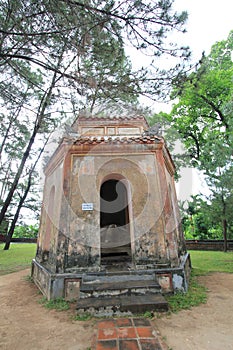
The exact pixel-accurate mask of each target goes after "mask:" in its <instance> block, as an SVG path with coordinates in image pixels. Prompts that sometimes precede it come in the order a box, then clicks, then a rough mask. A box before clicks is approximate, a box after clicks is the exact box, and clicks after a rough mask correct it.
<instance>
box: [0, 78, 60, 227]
mask: <svg viewBox="0 0 233 350" xmlns="http://www.w3.org/2000/svg"><path fill="white" fill-rule="evenodd" d="M55 82H56V73H54V77H53V80H52V82H51V85H50V87H49V90H48V91H47V92H45V94H44V96H43V97H42V100H41V104H40V110H39V112H38V115H37V118H36V121H35V125H34V129H33V132H32V135H31V138H30V140H29V142H28V145H27V148H26V150H25V152H24V154H23V157H22V160H21V163H20V165H19V168H18V171H17V173H16V175H15V178H14V181H13V183H12V185H11V188H10V190H9V192H8V195H7V198H6V199H5V201H4V204H3V206H2V209H1V212H0V225H1V223H2V221H3V220H4V218H5V214H6V212H7V209H8V207H9V205H10V204H11V201H12V198H13V196H14V193H15V190H16V188H17V186H18V183H19V180H20V177H21V175H22V173H23V170H24V167H25V164H26V161H27V159H28V157H29V155H30V152H31V149H32V146H33V144H34V142H35V138H36V135H37V133H38V131H39V129H40V127H41V124H42V122H43V120H44V116H45V110H46V108H47V106H48V104H49V100H50V98H51V95H52V90H53V88H54V86H55Z"/></svg>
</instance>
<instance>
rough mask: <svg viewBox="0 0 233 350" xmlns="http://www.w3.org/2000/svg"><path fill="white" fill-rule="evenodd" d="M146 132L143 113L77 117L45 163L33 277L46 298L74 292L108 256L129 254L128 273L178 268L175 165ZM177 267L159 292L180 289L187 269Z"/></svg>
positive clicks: (181, 245)
mask: <svg viewBox="0 0 233 350" xmlns="http://www.w3.org/2000/svg"><path fill="white" fill-rule="evenodd" d="M146 127H147V123H146V121H145V119H144V118H143V117H141V116H138V117H135V118H133V119H132V120H131V119H128V118H126V119H123V118H109V119H103V118H98V117H93V116H90V117H89V118H86V119H85V118H83V117H80V118H79V119H78V120H77V122H76V123H75V124H74V125H73V128H74V132H73V133H72V136H70V135H68V136H67V137H65V138H64V139H63V141H62V142H61V144H60V146H59V147H58V149H57V150H56V152H55V153H54V155H53V156H52V158H51V159H50V161H49V163H48V164H47V166H46V168H45V187H44V198H43V207H42V213H41V224H40V232H39V239H38V249H37V254H36V258H35V260H36V263H35V264H34V270H33V276H34V279H35V281H36V283H37V285H38V286H40V288H41V290H42V291H43V292H44V293H45V294H46V295H50V296H49V297H54V296H55V295H58V294H60V293H61V291H60V289H62V288H63V292H62V295H63V296H64V295H69V294H72V293H74V290H76V289H77V291H78V287H76V288H74V285H75V283H76V285H77V286H78V284H79V280H80V276H81V275H82V274H83V273H84V272H85V273H90V272H92V273H97V272H99V271H106V270H107V269H108V266H107V265H108V264H105V260H106V259H105V258H106V255H107V256H109V258H110V260H111V258H114V257H116V256H117V257H118V260H120V258H121V257H122V262H124V259H125V255H127V257H128V260H129V264H130V269H131V270H132V271H138V270H143V269H144V270H148V269H151V270H153V269H160V268H161V269H165V268H167V269H170V268H171V269H180V268H181V265H182V264H183V259H184V257H185V254H186V247H185V241H184V237H183V233H182V231H181V225H180V217H179V210H178V205H177V198H176V193H175V184H174V171H175V168H174V164H173V161H172V159H171V157H170V154H169V152H168V150H167V148H166V145H165V142H164V139H163V138H162V137H158V136H156V135H155V136H152V135H150V136H146V135H145V134H143V132H144V130H145V128H146ZM75 135H76V136H75ZM106 183H107V186H106V188H107V189H105V190H104V189H103V188H104V187H103V184H106ZM110 183H111V186H115V187H111V186H110ZM113 183H114V185H113ZM118 184H119V186H118V187H117V185H118ZM107 191H111V192H112V191H115V192H116V200H115V199H114V198H112V199H108V197H109V195H108V194H107ZM101 193H102V194H101ZM101 196H105V197H101ZM106 198H107V199H106ZM117 201H118V204H116V202H117ZM114 206H115V207H114ZM114 208H115V209H114ZM116 208H117V209H116ZM114 210H115V211H114ZM106 213H107V214H106ZM106 223H107V224H106ZM111 227H115V230H114V229H112V228H111ZM112 261H113V263H114V259H113V260H112ZM40 266H41V271H39V270H40ZM186 266H189V264H187V265H186ZM44 269H45V270H44ZM181 270H182V272H178V274H177V276H176V272H169V271H164V270H163V271H161V275H160V279H159V280H160V281H161V283H162V285H163V291H164V292H166V291H167V292H170V291H171V290H174V289H181V290H186V288H187V283H188V282H187V281H188V278H189V270H190V268H187V269H186V271H185V269H183V267H182V268H181ZM181 270H180V271H181ZM45 271H46V272H45ZM167 273H168V276H167ZM62 275H64V276H63V278H62V277H61V276H62ZM69 278H71V279H75V280H73V281H72V283H71V281H70V283H68V282H65V280H66V279H69ZM62 280H63V282H62ZM165 280H166V282H165ZM68 285H69V286H70V288H71V289H72V290H71V291H70V292H69V291H68V290H67V288H68V287H67V286H68ZM65 286H66V287H65ZM65 288H66V289H65ZM49 290H50V292H49ZM51 291H52V292H51Z"/></svg>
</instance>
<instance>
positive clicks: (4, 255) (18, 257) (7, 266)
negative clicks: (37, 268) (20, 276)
mask: <svg viewBox="0 0 233 350" xmlns="http://www.w3.org/2000/svg"><path fill="white" fill-rule="evenodd" d="M3 248H4V244H0V275H6V274H8V273H11V272H16V271H19V270H23V269H26V268H27V267H30V266H31V262H32V259H33V258H34V257H35V254H36V244H35V243H11V245H10V249H9V250H3Z"/></svg>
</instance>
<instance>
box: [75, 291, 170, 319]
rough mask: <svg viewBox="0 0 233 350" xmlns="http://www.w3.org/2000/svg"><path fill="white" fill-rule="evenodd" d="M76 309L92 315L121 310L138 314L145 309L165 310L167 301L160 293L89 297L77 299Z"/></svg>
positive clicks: (114, 312)
mask: <svg viewBox="0 0 233 350" xmlns="http://www.w3.org/2000/svg"><path fill="white" fill-rule="evenodd" d="M76 309H77V310H78V312H79V313H82V312H89V313H91V314H93V315H98V314H101V315H114V314H118V313H121V312H126V313H128V312H130V313H133V314H140V313H144V312H146V311H151V312H153V311H167V310H168V303H167V301H166V300H165V298H164V297H163V296H162V295H161V294H146V295H127V296H112V297H98V298H95V297H90V298H86V299H79V300H78V304H77V308H76Z"/></svg>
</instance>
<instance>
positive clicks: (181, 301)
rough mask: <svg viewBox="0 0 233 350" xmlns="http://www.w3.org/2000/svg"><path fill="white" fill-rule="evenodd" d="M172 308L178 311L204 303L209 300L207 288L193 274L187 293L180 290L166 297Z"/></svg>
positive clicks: (173, 310)
mask: <svg viewBox="0 0 233 350" xmlns="http://www.w3.org/2000/svg"><path fill="white" fill-rule="evenodd" d="M166 299H167V301H168V303H169V307H170V310H171V311H172V312H178V311H180V310H183V309H190V308H191V307H194V306H198V305H200V304H204V303H206V301H207V289H206V288H205V287H204V286H202V285H200V284H199V283H198V281H197V279H196V277H195V276H194V275H192V276H191V279H190V283H189V289H188V291H187V293H181V292H178V293H176V294H174V295H171V296H169V297H167V298H166Z"/></svg>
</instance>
